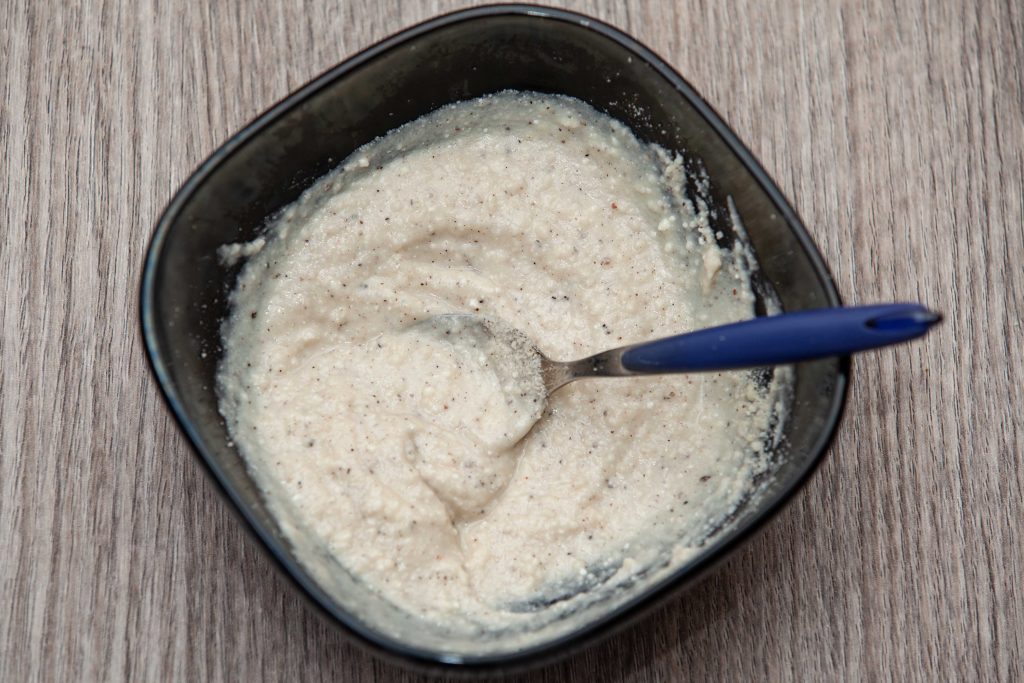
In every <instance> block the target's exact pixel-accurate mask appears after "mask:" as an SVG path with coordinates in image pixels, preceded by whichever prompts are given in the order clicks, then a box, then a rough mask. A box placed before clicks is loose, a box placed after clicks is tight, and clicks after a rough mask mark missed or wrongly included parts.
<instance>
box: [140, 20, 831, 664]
mask: <svg viewBox="0 0 1024 683" xmlns="http://www.w3.org/2000/svg"><path fill="white" fill-rule="evenodd" d="M507 89H514V90H532V91H539V92H545V93H558V94H565V95H571V96H573V97H576V98H579V99H581V100H583V101H584V102H587V103H589V104H590V105H592V106H594V107H596V108H597V109H598V110H600V111H603V112H605V113H607V114H609V115H611V116H612V117H614V118H616V119H619V120H620V121H622V122H624V123H626V124H627V125H628V126H629V127H630V128H631V129H632V130H633V131H634V133H635V134H636V135H637V136H638V137H639V138H640V139H641V140H643V141H645V142H654V143H657V144H659V145H661V146H663V147H665V148H667V149H669V150H674V151H678V152H680V153H681V154H683V155H684V157H685V159H686V160H687V165H688V166H689V167H690V169H691V170H700V171H706V173H707V176H708V177H709V179H710V183H709V186H708V187H707V188H706V189H705V188H697V187H691V188H687V191H688V192H690V193H691V194H695V195H699V196H700V197H701V199H703V200H704V201H706V202H707V203H708V204H709V205H710V206H711V207H712V208H713V217H712V220H713V227H714V228H715V229H717V230H722V231H723V233H725V234H727V235H733V236H735V234H736V229H737V227H738V226H734V225H733V222H734V221H733V218H732V217H734V216H739V217H742V225H743V227H744V228H745V232H746V236H747V239H748V240H749V243H750V245H751V246H752V248H753V250H754V251H755V253H756V254H757V257H758V262H759V265H760V270H759V271H758V272H757V273H755V276H756V277H755V288H756V289H758V290H759V291H760V292H761V293H762V294H764V293H766V292H771V293H772V297H773V298H774V299H776V300H777V301H778V303H779V304H780V305H781V307H782V309H783V310H786V311H796V310H802V309H809V308H818V307H823V306H837V305H839V297H838V294H837V292H836V289H835V286H834V284H833V282H832V279H831V277H830V276H829V273H828V271H827V269H826V267H825V265H824V262H823V260H822V257H821V255H820V253H819V252H818V250H817V249H816V248H815V246H814V244H813V243H812V241H811V239H810V237H809V236H808V234H807V232H806V230H805V229H804V227H803V226H802V224H801V223H800V220H799V218H798V217H797V215H796V213H795V212H794V211H793V209H792V207H790V205H789V204H788V202H787V201H786V200H785V198H784V197H783V196H782V194H781V192H780V191H779V189H778V188H777V187H776V186H775V184H774V183H773V182H772V181H771V180H770V179H769V178H768V176H767V174H766V173H765V172H764V170H763V169H762V168H761V166H760V165H759V164H758V162H757V161H756V160H755V159H754V158H753V156H752V155H751V154H750V152H749V151H748V150H747V149H746V148H745V147H744V146H743V144H742V143H741V142H740V141H739V140H738V139H737V138H736V136H735V134H733V133H732V131H731V130H729V128H728V127H727V126H726V124H725V123H724V122H723V121H722V119H721V118H720V117H719V116H718V115H717V114H716V113H715V112H714V111H713V110H712V109H711V107H710V106H709V105H708V104H707V103H706V102H704V100H703V99H702V98H701V97H700V96H699V95H698V94H697V93H696V92H695V91H694V90H693V88H692V87H690V85H689V84H687V83H686V81H684V80H683V79H682V78H681V77H680V76H679V75H678V74H677V73H676V72H675V71H673V70H672V68H671V67H669V66H668V65H667V64H665V62H663V61H662V60H661V59H659V58H658V57H657V56H656V55H654V54H653V53H652V52H651V51H650V50H648V49H647V48H645V47H643V46H642V45H640V44H639V43H637V42H636V41H635V40H633V39H632V38H630V37H628V36H626V35H625V34H623V33H621V32H620V31H617V30H616V29H614V28H612V27H610V26H607V25H605V24H602V23H600V22H598V21H596V20H593V19H589V18H587V17H584V16H582V15H579V14H575V13H572V12H567V11H562V10H555V9H549V8H543V7H535V6H528V5H502V6H491V7H482V8H476V9H470V10H464V11H460V12H455V13H453V14H449V15H446V16H442V17H439V18H437V19H434V20H432V21H428V22H426V23H424V24H420V25H419V26H415V27H413V28H410V29H408V30H405V31H403V32H401V33H399V34H397V35H395V36H393V37H391V38H389V39H387V40H385V41H383V42H381V43H379V44H377V45H375V46H373V47H370V48H368V49H366V50H364V51H363V52H361V53H359V54H358V55H356V56H354V57H352V58H350V59H348V60H346V61H345V62H343V63H341V64H340V65H338V66H336V67H335V68H333V69H331V70H330V71H328V72H326V73H325V74H323V75H322V76H320V77H318V78H317V79H315V80H314V81H312V82H311V83H309V84H308V85H306V86H304V87H302V88H301V89H299V90H298V91H296V92H295V93H294V94H292V95H290V96H288V97H287V98H285V99H284V100H283V101H282V102H280V103H279V104H277V105H276V106H274V107H273V108H271V109H270V110H269V111H268V112H266V113H265V114H263V115H262V116H260V117H259V118H258V119H256V120H255V121H253V122H252V123H250V124H249V125H248V126H246V127H245V128H244V129H243V130H242V131H240V132H239V133H238V134H236V135H235V136H234V137H232V138H231V139H230V140H228V141H227V142H226V143H225V144H224V145H223V146H222V147H221V148H220V149H218V150H217V151H216V152H214V153H213V154H212V155H211V156H210V158H209V159H207V160H206V161H205V162H204V163H203V164H202V165H201V166H200V167H199V169H198V170H197V171H196V172H195V173H194V174H193V175H192V176H191V177H190V178H189V179H188V181H187V182H186V183H185V184H184V186H183V187H182V188H181V190H180V191H179V192H178V193H177V195H176V196H175V197H174V199H173V200H172V201H171V203H170V204H169V205H168V207H167V209H166V211H165V212H164V214H163V216H162V217H161V218H160V221H159V223H158V225H157V228H156V232H155V235H154V237H153V239H152V243H151V245H150V248H149V252H148V255H147V257H146V262H145V269H144V273H143V279H142V291H141V315H142V332H143V337H144V340H145V345H146V350H147V352H148V355H149V360H150V364H151V367H152V369H153V372H154V374H155V376H156V379H157V381H158V383H159V385H160V387H161V389H162V391H163V394H164V396H165V398H166V400H167V403H168V405H169V406H170V409H171V411H172V412H173V414H174V415H175V417H176V418H177V420H178V423H179V424H180V426H181V428H182V429H183V430H184V432H185V433H186V435H187V436H188V438H189V439H190V441H191V442H192V445H193V446H194V448H195V451H196V452H197V454H198V455H199V457H200V459H201V461H202V462H203V463H204V464H205V465H206V468H207V471H208V472H209V474H210V475H211V476H212V477H213V479H214V480H215V481H216V482H217V484H218V485H219V486H220V489H221V491H222V492H223V493H224V494H225V496H226V498H227V499H228V500H229V501H230V504H231V505H232V506H233V507H234V508H235V510H236V511H237V512H239V513H240V516H241V517H242V519H244V520H245V522H246V523H247V526H248V527H249V528H250V529H251V530H252V531H253V532H254V533H255V535H256V537H257V538H258V539H260V541H261V543H262V544H263V546H264V547H265V548H266V549H267V550H268V551H269V553H270V555H271V556H272V557H274V558H275V560H276V561H277V563H278V564H279V565H280V566H281V567H282V568H283V570H284V571H285V573H286V574H287V575H288V576H290V577H291V578H292V579H293V580H294V582H295V584H296V585H297V586H298V588H299V589H300V591H301V592H302V593H303V594H305V595H306V596H307V597H308V598H309V599H311V600H312V602H313V603H314V604H315V605H316V606H317V607H319V608H320V609H322V610H323V611H324V612H325V613H326V614H327V615H328V618H329V619H331V620H332V621H333V622H334V623H335V624H337V625H338V626H339V627H340V628H342V629H344V630H345V631H346V632H348V633H349V634H350V635H351V636H352V637H354V638H355V639H356V640H357V641H358V642H360V643H362V644H364V645H366V646H368V647H370V648H371V649H373V650H375V651H377V652H378V653H381V654H384V655H387V656H390V657H392V658H396V659H399V660H401V661H404V662H407V663H412V664H416V665H420V666H421V667H428V668H433V669H460V670H475V671H480V670H493V669H505V670H507V669H511V668H518V667H522V666H525V665H530V664H536V663H538V662H543V661H547V660H549V659H551V658H553V657H557V656H560V655H564V654H565V653H567V652H570V651H572V650H573V649H575V648H577V647H579V646H581V645H583V644H585V643H587V642H591V641H593V640H594V639H596V638H597V637H599V636H601V635H604V634H607V633H609V632H611V631H613V630H614V629H615V628H616V627H621V626H622V625H624V624H625V623H627V622H628V621H629V620H631V619H632V618H634V617H636V616H637V615H639V614H641V613H643V612H644V611H645V610H646V609H648V608H650V607H651V606H654V605H657V604H660V603H661V602H663V601H664V600H665V599H666V597H667V596H669V595H670V594H673V593H674V592H676V591H678V590H680V589H681V588H684V587H686V586H688V585H691V584H692V583H693V580H694V579H695V578H697V577H698V576H699V575H701V574H702V573H703V572H704V571H705V570H707V569H708V568H710V567H711V566H712V565H713V564H715V563H716V562H718V561H720V560H721V559H722V558H724V557H725V556H726V555H728V554H729V553H730V552H731V551H733V550H734V549H735V548H736V547H737V546H738V545H739V544H740V543H741V542H742V541H743V540H744V539H746V538H748V537H749V536H750V535H751V534H752V533H753V532H754V531H756V530H757V529H758V528H759V527H760V526H761V525H762V524H763V523H764V522H765V521H766V520H767V519H769V518H770V517H771V516H773V515H774V514H775V513H776V512H777V511H778V510H779V509H780V507H781V506H782V505H783V504H784V503H785V502H786V501H787V500H789V499H790V498H791V497H792V496H793V494H794V493H795V492H796V490H797V489H798V488H799V487H800V486H801V484H802V483H803V482H804V481H806V479H807V477H808V476H809V475H810V473H811V472H812V471H813V470H814V468H815V466H816V465H817V464H818V463H819V462H820V460H821V458H822V457H823V455H824V453H825V451H826V449H827V447H828V444H829V442H830V440H831V438H832V435H833V433H834V432H835V429H836V427H837V425H838V422H839V419H840V416H841V413H842V409H843V405H844V402H845V396H846V387H847V383H848V377H849V367H850V364H849V358H839V359H826V360H820V361H814V362H807V363H801V364H798V365H797V366H795V372H794V382H793V386H792V391H791V398H790V405H789V408H788V418H787V419H786V420H785V422H784V425H783V435H782V443H783V444H784V446H783V447H781V448H779V449H777V450H776V451H775V452H774V453H773V454H772V457H771V467H770V471H769V473H768V474H767V476H766V477H765V478H764V480H763V481H762V482H761V484H760V488H759V492H758V494H757V495H756V496H754V497H753V498H752V499H751V500H749V501H748V502H747V503H746V504H745V505H744V506H742V507H741V508H740V509H739V510H738V512H737V514H735V515H734V516H733V518H731V519H730V520H729V522H728V523H727V524H725V525H724V526H723V527H722V528H721V529H719V530H718V531H717V532H716V533H715V534H714V535H713V536H712V537H711V538H710V539H709V540H708V542H707V543H706V544H705V546H704V548H703V550H702V552H701V553H700V554H699V555H698V556H697V557H696V558H694V559H693V560H692V561H689V562H687V563H686V564H684V565H683V566H681V567H679V568H677V569H675V570H673V571H669V572H667V573H663V574H662V575H659V576H657V577H651V578H650V580H648V581H638V582H637V583H636V584H635V585H634V586H633V588H632V589H631V590H629V591H626V594H624V595H621V596H620V597H619V599H617V600H615V601H613V602H611V603H607V604H604V603H601V602H597V603H593V604H591V605H589V606H586V607H583V608H581V610H580V611H579V613H577V614H575V615H574V616H573V619H572V620H571V622H568V621H566V622H555V624H554V626H551V627H545V629H541V631H539V632H538V633H534V634H533V636H532V637H531V638H526V639H523V638H513V637H508V638H505V639H502V638H501V637H496V638H478V639H461V640H460V639H458V638H453V637H450V636H448V635H446V634H444V633H443V632H435V631H433V630H432V629H430V628H424V626H423V624H422V623H416V622H415V621H412V620H410V618H409V617H408V616H407V615H404V614H402V613H401V612H400V611H398V610H397V609H396V608H395V607H393V606H391V605H390V604H388V603H386V602H385V601H384V600H383V599H382V598H380V597H378V596H376V594H373V593H372V592H370V591H369V590H367V589H366V588H365V587H363V586H362V585H361V584H360V583H359V582H358V580H356V579H354V578H353V577H351V576H348V575H346V573H345V572H344V570H341V569H340V567H339V568H338V571H337V572H336V576H331V577H325V576H324V575H323V574H318V575H313V574H312V573H311V572H310V571H308V570H307V568H306V566H305V565H304V564H303V563H302V562H300V561H299V560H298V558H297V556H296V553H295V551H294V549H293V547H292V546H291V544H290V543H289V542H288V540H287V538H286V537H285V536H284V535H283V534H282V532H281V529H280V528H279V527H278V525H277V523H276V522H275V520H274V518H273V517H272V516H271V515H270V514H269V513H268V510H267V507H266V505H265V503H264V501H263V499H262V498H261V494H260V491H259V490H258V488H257V487H256V485H255V484H254V482H253V480H252V478H251V477H250V475H249V473H248V472H247V470H246V466H245V462H244V460H243V459H242V457H241V455H240V454H239V453H238V452H237V450H236V449H235V447H234V446H233V444H232V441H231V438H230V435H229V433H228V431H227V428H226V426H225V423H224V420H223V419H222V417H221V415H220V413H219V411H218V397H217V393H216V384H217V383H216V372H217V365H218V362H219V360H220V358H221V355H222V349H221V324H222V322H223V321H224V319H225V317H226V316H227V314H228V312H229V310H228V309H229V303H228V299H229V293H230V291H231V290H232V289H233V287H234V283H235V279H236V278H237V276H238V271H239V266H234V267H225V266H224V265H222V264H221V263H220V262H219V261H218V258H217V249H218V247H220V246H221V245H224V244H228V243H235V242H245V241H249V240H252V239H254V238H255V237H257V236H258V235H260V234H261V231H262V230H263V229H264V228H265V227H266V224H267V221H268V219H269V218H270V217H271V216H273V215H274V214H275V213H277V212H278V211H279V210H280V209H281V208H283V207H284V206H286V205H288V204H289V203H291V202H293V201H294V200H295V199H297V198H298V197H299V195H300V194H301V193H302V192H303V191H305V190H306V189H307V188H309V187H310V186H311V185H312V184H313V183H314V182H315V181H316V180H317V179H318V178H320V177H321V176H323V175H324V174H325V173H327V172H328V171H330V170H332V169H333V168H334V167H336V166H337V165H338V164H339V163H340V162H341V161H342V160H343V159H345V157H347V156H348V155H349V154H350V153H351V152H353V151H354V150H355V149H357V148H358V147H360V146H361V145H363V144H365V143H366V142H369V141H370V140H373V139H374V138H376V137H378V136H381V135H383V134H385V133H386V132H388V131H389V130H391V129H393V128H395V127H397V126H399V125H401V124H403V123H406V122H408V121H411V120H413V119H416V118H418V117H420V116H422V115H424V114H426V113H428V112H431V111H433V110H435V109H437V108H438V107H441V106H443V105H446V104H449V103H452V102H456V101H460V100H465V99H470V98H475V97H479V96H482V95H486V94H489V93H494V92H498V91H502V90H507ZM762 312H763V311H762Z"/></svg>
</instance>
